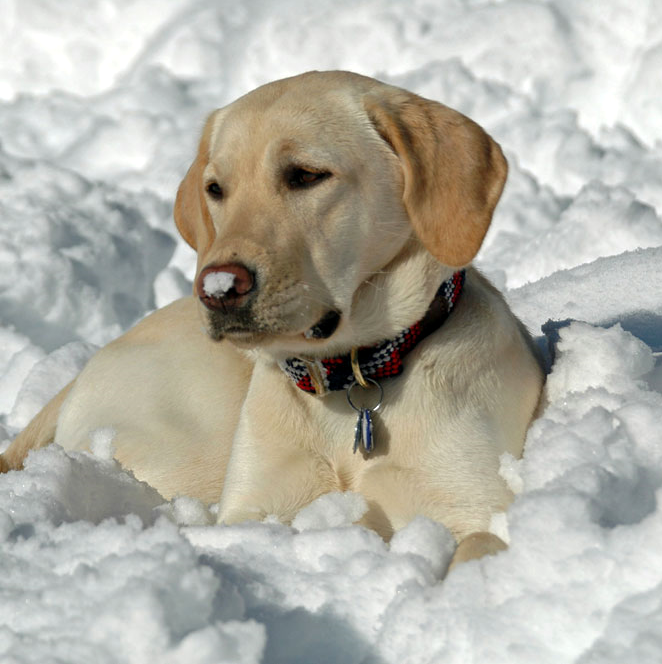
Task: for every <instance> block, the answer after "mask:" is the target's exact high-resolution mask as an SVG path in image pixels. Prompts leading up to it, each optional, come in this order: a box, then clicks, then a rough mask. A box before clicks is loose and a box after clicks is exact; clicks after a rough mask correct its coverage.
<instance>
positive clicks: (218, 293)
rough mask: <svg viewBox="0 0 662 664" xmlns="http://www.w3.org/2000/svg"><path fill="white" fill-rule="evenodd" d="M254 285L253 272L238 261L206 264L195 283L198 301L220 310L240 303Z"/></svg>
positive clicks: (209, 307)
mask: <svg viewBox="0 0 662 664" xmlns="http://www.w3.org/2000/svg"><path fill="white" fill-rule="evenodd" d="M254 287H255V276H254V274H253V272H251V271H250V270H249V269H248V268H247V267H246V266H245V265H241V264H240V263H227V264H226V265H208V266H207V267H206V268H204V269H203V270H202V271H201V272H200V275H199V276H198V281H197V284H196V289H197V293H198V297H199V298H200V301H201V302H202V303H203V304H204V305H205V306H206V307H207V308H208V309H212V310H219V309H220V310H222V311H226V310H227V309H229V308H232V307H235V306H236V305H238V304H240V301H241V300H242V298H243V297H244V296H245V295H247V294H248V293H250V292H251V291H252V290H253V289H254Z"/></svg>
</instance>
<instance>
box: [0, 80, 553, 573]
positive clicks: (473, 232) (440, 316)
mask: <svg viewBox="0 0 662 664" xmlns="http://www.w3.org/2000/svg"><path fill="white" fill-rule="evenodd" d="M506 174H507V163H506V160H505V158H504V156H503V153H502V151H501V149H500V147H499V146H498V144H497V143H496V142H495V141H494V140H493V139H492V138H491V137H490V136H488V135H487V133H486V132H485V131H484V130H483V129H482V128H480V127H479V126H478V125H477V124H476V123H474V122H473V121H471V120H470V119H468V118H467V117H465V116H463V115H462V114H460V113H459V112H457V111H454V110H452V109H450V108H448V107H446V106H444V105H442V104H440V103H437V102H435V101H430V100H427V99H424V98H422V97H419V96H417V95H415V94H413V93H410V92H407V91H405V90H403V89H400V88H397V87H394V86H391V85H387V84H384V83H381V82H379V81H376V80H374V79H371V78H367V77H364V76H360V75H358V74H353V73H349V72H308V73H306V74H302V75H299V76H295V77H292V78H287V79H284V80H280V81H276V82H273V83H270V84H267V85H264V86H262V87H260V88H258V89H257V90H254V91H253V92H250V93H249V94H247V95H245V96H243V97H241V98H239V99H238V100H237V101H235V102H234V103H232V104H230V105H229V106H226V107H224V108H221V109H219V110H217V111H215V112H214V113H212V114H211V116H210V117H209V118H208V120H207V122H206V124H205V127H204V131H203V133H202V138H201V141H200V144H199V149H198V152H197V156H196V157H195V159H194V161H193V163H192V165H191V167H190V168H189V170H188V173H187V174H186V176H185V178H184V180H183V182H182V183H181V185H180V187H179V190H178V193H177V198H176V202H175V221H176V225H177V228H178V230H179V232H180V233H181V235H182V236H183V238H184V239H185V240H186V241H187V242H188V244H190V245H191V246H192V247H193V248H194V249H195V250H196V252H197V273H196V279H195V284H194V293H193V295H192V296H191V297H188V298H184V299H182V300H179V301H177V302H175V303H173V304H172V305H170V306H168V307H165V308H164V309H162V310H159V311H156V312H155V313H153V314H152V315H151V316H149V317H147V318H146V319H145V320H143V321H142V322H140V323H139V324H138V325H137V326H136V327H135V328H134V329H132V330H130V331H129V332H127V333H126V334H125V335H124V336H122V337H120V338H119V339H118V340H116V341H115V342H113V343H111V344H110V345H108V346H107V347H105V348H104V349H102V350H101V351H99V352H98V353H97V354H96V356H94V357H93V358H92V359H91V361H90V362H89V363H88V365H87V367H86V368H85V369H84V370H83V371H82V373H81V374H80V375H79V376H78V378H77V379H76V380H75V381H73V382H72V383H71V384H70V385H68V386H67V387H66V388H65V389H64V390H63V391H62V392H61V393H60V394H59V395H58V396H56V397H55V398H54V399H53V401H52V402H51V403H49V404H48V405H47V406H46V407H45V408H44V410H43V411H42V412H41V413H39V414H38V415H37V416H36V417H35V419H34V420H33V421H32V422H31V423H30V425H29V426H28V427H27V428H26V430H25V431H24V432H23V433H21V434H20V435H19V436H18V437H17V438H16V440H15V441H14V443H13V444H12V446H11V447H10V448H9V450H8V451H7V452H6V453H5V454H4V455H3V457H2V461H1V463H2V464H3V468H4V469H5V470H7V469H10V468H20V466H21V464H22V461H23V459H24V457H25V455H26V454H27V452H28V451H29V450H30V449H33V448H37V447H41V446H43V445H45V444H48V443H49V442H51V441H52V440H55V442H56V443H58V444H60V445H62V446H63V447H65V448H67V449H86V448H88V447H89V446H90V444H91V441H93V439H94V434H95V431H97V430H100V429H103V428H110V429H112V431H113V433H114V440H113V444H114V450H115V457H116V458H117V459H118V460H119V461H120V463H121V464H122V465H123V466H125V467H126V468H128V469H131V470H132V471H133V472H134V474H135V475H136V477H138V478H139V479H142V480H145V481H146V482H148V483H149V484H151V485H152V486H154V487H155V488H156V489H158V490H159V491H160V492H161V493H162V495H163V496H164V497H166V498H170V497H172V496H174V495H177V494H187V495H191V496H195V497H198V498H200V499H201V500H203V501H205V502H217V501H219V499H220V504H219V513H218V520H219V522H220V523H225V524H232V523H237V522H240V521H243V520H246V519H263V518H265V517H266V516H268V515H276V516H277V517H278V518H279V519H280V520H282V521H284V522H289V521H291V520H292V519H293V517H294V516H295V515H296V513H297V512H298V511H299V510H300V509H301V508H302V507H303V506H305V505H306V504H308V503H310V502H311V501H312V500H314V499H315V498H317V497H318V496H320V495H322V494H324V493H326V492H330V491H348V490H351V491H356V492H358V493H360V494H362V495H363V496H364V497H365V499H366V502H367V505H368V510H367V512H366V514H365V515H364V517H363V518H362V520H361V523H362V524H363V525H365V526H367V527H369V528H372V529H374V530H376V531H377V532H378V533H379V534H380V535H381V536H382V537H384V538H385V539H386V540H388V539H389V538H390V537H391V535H392V534H393V532H394V531H396V530H397V529H399V528H402V527H403V526H405V525H406V524H407V523H408V522H410V521H411V520H412V519H413V518H414V517H415V516H417V515H424V516H426V517H429V518H431V519H434V520H436V521H438V522H441V523H443V524H444V525H445V526H446V527H448V528H449V529H450V531H451V532H452V533H453V535H454V536H455V538H456V540H457V541H458V542H459V545H458V548H457V550H456V553H455V557H454V559H453V562H454V563H456V562H459V561H462V560H467V559H471V558H476V557H479V556H482V555H484V554H487V553H494V552H495V551H498V550H500V549H502V548H503V547H504V546H505V545H504V544H503V542H502V541H501V540H500V539H499V538H498V537H496V536H495V535H493V534H491V533H489V531H488V528H489V524H490V519H491V516H492V515H493V514H494V513H496V512H501V511H503V510H505V509H506V508H507V506H508V504H509V503H510V502H511V500H512V494H511V492H510V490H509V489H508V487H507V485H506V483H505V482H504V480H503V479H502V478H501V477H500V475H499V457H500V456H501V455H502V454H503V453H505V452H508V453H510V454H512V455H513V456H515V457H519V456H520V455H521V453H522V448H523V444H524V439H525V435H526V431H527V428H528V426H529V424H530V422H531V419H532V417H533V416H534V413H535V411H536V408H537V406H538V403H539V399H540V395H541V390H542V386H543V371H542V369H541V365H540V362H539V360H538V358H537V356H536V352H535V348H534V345H533V343H532V340H531V338H530V336H529V334H528V333H527V331H526V330H525V329H524V328H523V326H522V325H521V324H520V323H519V321H518V320H517V319H516V318H515V316H514V315H513V314H512V312H511V311H510V310H509V308H508V306H507V305H506V303H505V301H504V300H503V298H502V296H501V295H500V294H499V292H498V291H497V290H496V289H495V288H493V287H492V286H491V285H490V283H489V282H488V281H487V280H486V279H485V278H484V277H483V276H482V275H481V274H480V273H479V272H478V271H477V270H476V269H474V268H472V267H471V266H470V263H471V261H472V259H473V258H474V256H475V255H476V253H477V251H478V249H479V248H480V246H481V243H482V241H483V238H484V236H485V233H486V231H487V229H488V227H489V225H490V222H491V219H492V215H493V212H494V208H495V206H496V204H497V202H498V200H499V198H500V196H501V192H502V189H503V186H504V183H505V180H506Z"/></svg>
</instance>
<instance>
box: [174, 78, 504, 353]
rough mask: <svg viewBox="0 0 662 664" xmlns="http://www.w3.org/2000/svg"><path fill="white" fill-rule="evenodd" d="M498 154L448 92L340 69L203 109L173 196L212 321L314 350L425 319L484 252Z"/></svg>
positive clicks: (211, 326) (497, 191)
mask: <svg viewBox="0 0 662 664" xmlns="http://www.w3.org/2000/svg"><path fill="white" fill-rule="evenodd" d="M506 172H507V166H506V161H505V159H504V157H503V154H502V153H501V150H500V148H499V146H498V145H497V144H496V143H495V142H494V141H493V140H492V139H491V138H490V137H489V136H488V135H487V134H486V133H485V132H484V131H483V130H482V129H481V128H480V127H479V126H478V125H476V124H475V123H474V122H472V121H471V120H469V119H468V118H466V117H465V116H463V115H461V114H460V113H458V112H456V111H453V110H452V109H450V108H447V107H446V106H443V105H441V104H438V103H436V102H433V101H429V100H426V99H423V98H421V97H418V96H416V95H414V94H412V93H409V92H406V91H405V90H402V89H399V88H396V87H393V86H389V85H386V84H383V83H380V82H379V81H376V80H373V79H370V78H366V77H363V76H359V75H357V74H350V73H347V72H310V73H307V74H303V75H301V76H296V77H293V78H289V79H285V80H282V81H276V82H275V83H270V84H268V85H265V86H263V87H261V88H258V89H257V90H255V91H253V92H251V93H249V94H247V95H246V96H244V97H242V98H240V99H238V100H237V101H235V102H234V103H232V104H230V105H229V106H226V107H225V108H222V109H220V110H218V111H216V112H215V113H213V114H212V115H211V116H210V118H209V119H208V120H207V123H206V126H205V129H204V132H203V136H202V140H201V142H200V147H199V151H198V154H197V156H196V158H195V161H194V162H193V164H192V166H191V167H190V169H189V171H188V173H187V175H186V177H185V178H184V181H183V182H182V184H181V186H180V188H179V192H178V194H177V201H176V204H175V220H176V223H177V227H178V228H179V231H180V232H181V234H182V236H183V237H184V239H185V240H186V241H187V242H188V243H189V244H190V245H191V246H192V247H193V248H195V249H196V251H197V252H198V271H197V277H196V284H195V291H196V293H197V295H198V297H199V298H200V306H201V311H202V314H203V318H204V320H205V324H206V327H207V329H208V331H209V334H210V335H211V336H212V337H213V338H221V337H228V338H229V339H230V340H231V341H233V342H234V343H237V344H239V345H248V346H253V345H261V346H269V347H271V348H272V349H274V351H275V352H282V353H300V354H305V353H307V354H309V355H318V354H327V353H328V352H330V351H333V352H337V351H338V350H342V351H346V350H347V349H349V348H350V347H351V346H357V345H358V346H360V345H368V344H372V343H375V342H377V341H380V340H382V339H384V338H388V337H390V336H393V335H395V334H397V332H399V331H400V330H402V329H404V328H406V327H408V326H409V325H411V324H412V323H413V322H415V321H416V320H417V319H419V318H421V317H422V316H423V314H424V312H425V310H426V309H427V307H428V305H429V303H430V300H431V299H432V297H433V295H434V292H435V291H436V289H437V288H438V286H439V284H440V283H441V281H442V280H443V279H444V278H447V277H448V276H449V275H450V274H451V273H452V271H453V270H454V269H457V268H458V267H462V266H465V265H466V264H468V263H469V262H470V261H471V260H472V258H473V257H474V255H475V254H476V252H477V251H478V249H479V247H480V245H481V242H482V240H483V237H484V235H485V233H486V231H487V228H488V226H489V224H490V220H491V218H492V213H493V211H494V207H495V206H496V203H497V201H498V199H499V196H500V195H501V190H502V188H503V185H504V182H505V178H506Z"/></svg>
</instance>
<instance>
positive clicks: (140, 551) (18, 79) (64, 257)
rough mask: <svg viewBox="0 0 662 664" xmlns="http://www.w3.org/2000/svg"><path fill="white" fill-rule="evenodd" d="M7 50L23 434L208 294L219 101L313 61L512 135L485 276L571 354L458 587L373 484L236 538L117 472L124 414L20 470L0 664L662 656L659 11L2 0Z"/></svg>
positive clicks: (13, 298) (16, 425)
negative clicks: (189, 236) (372, 517)
mask: <svg viewBox="0 0 662 664" xmlns="http://www.w3.org/2000/svg"><path fill="white" fill-rule="evenodd" d="M0 43H1V44H2V57H0V137H1V141H2V142H1V143H0V224H1V228H2V233H1V234H0V448H2V447H3V446H4V445H6V444H7V443H8V442H9V440H10V439H11V438H12V437H13V436H14V435H15V434H16V433H17V432H18V431H19V430H20V429H22V428H23V426H25V424H27V422H28V421H29V419H30V418H31V417H32V415H34V414H35V413H36V412H37V411H38V409H39V408H40V407H41V406H42V405H43V404H44V403H45V402H46V401H47V400H48V399H49V398H50V397H51V396H53V395H54V394H55V393H56V392H57V391H58V390H59V389H60V388H61V387H62V386H63V385H65V384H66V383H67V382H68V381H69V380H71V378H73V376H75V375H76V373H77V372H78V371H79V370H80V368H81V367H82V366H83V365H84V363H85V361H86V360H87V359H88V358H89V357H90V355H91V354H92V353H93V351H94V349H95V348H96V347H98V346H99V345H102V344H105V343H107V342H108V341H109V340H110V339H112V338H114V337H115V336H117V335H118V334H119V333H121V332H122V331H123V330H125V329H127V328H128V327H130V326H131V325H132V324H133V323H134V322H135V321H136V320H137V319H139V318H140V317H142V316H143V315H144V314H146V313H147V312H148V311H150V310H151V309H153V308H154V307H156V306H163V305H164V304H166V303H167V302H169V301H172V300H173V299H175V298H177V297H181V296H183V295H188V294H189V293H190V292H191V289H192V284H191V279H192V277H193V274H194V271H195V256H194V254H193V252H192V251H191V250H190V249H189V248H188V247H187V246H186V245H185V243H184V242H183V240H181V239H180V238H179V237H178V235H177V233H176V231H175V228H174V224H173V222H172V213H171V211H172V204H173V199H174V195H175V192H176V188H177V185H178V183H179V181H180V180H181V178H182V176H183V175H184V173H185V171H186V169H187V167H188V165H189V163H190V161H191V158H192V156H193V154H194V149H195V144H196V141H197V137H198V132H199V131H200V129H201V126H202V122H203V119H204V117H205V115H206V114H207V113H208V112H209V111H210V110H212V109H213V108H216V107H218V106H221V105H223V104H224V103H226V102H229V101H231V100H232V99H233V98H236V97H237V96H239V95H240V94H243V93H245V92H247V91H248V90H250V89H251V88H253V87H255V86H256V85H259V84H261V83H265V82H267V81H269V80H273V79H276V78H279V77H282V76H286V75H290V74H294V73H298V72H300V71H303V70H307V69H314V68H319V69H330V68H344V69H352V70H355V71H358V72H360V73H364V74H367V75H372V76H377V77H379V78H382V79H383V80H387V81H389V82H392V83H395V84H398V85H402V86H404V87H407V88H409V89H412V90H415V91H417V92H419V93H420V94H423V95H425V96H428V97H432V98H435V99H439V100H441V101H443V102H444V103H446V104H448V105H449V106H452V107H455V108H458V109H459V110H461V111H463V112H465V113H467V114H468V115H470V116H471V117H472V118H474V119H475V120H477V121H478V122H479V123H480V124H482V125H483V126H485V127H486V128H487V130H488V131H489V132H490V133H491V134H492V135H493V136H494V137H495V138H496V139H497V140H498V141H499V142H500V143H501V145H502V146H503V148H504V150H505V152H506V154H507V157H508V160H509V163H510V175H509V181H508V184H507V187H506V190H505V192H504V196H503V199H502V202H501V204H500V205H499V207H498V208H497V212H496V215H495V219H494V223H493V225H492V228H491V229H490V231H489V233H488V236H487V238H486V241H485V243H484V246H483V248H482V250H481V252H480V254H479V257H478V261H477V264H478V265H479V266H480V267H481V268H482V269H483V270H484V271H485V272H486V273H487V274H488V275H489V276H490V278H492V280H493V281H494V282H495V283H496V284H497V285H498V286H499V287H500V288H502V289H503V290H504V292H505V295H506V298H507V299H508V301H509V302H510V304H511V306H512V307H513V309H514V310H515V311H516V312H517V314H518V315H519V316H520V317H521V318H522V320H523V321H524V322H525V323H526V325H527V326H528V327H529V328H530V329H531V330H532V331H533V332H534V333H535V334H538V335H540V337H539V339H538V342H539V344H540V345H541V347H543V348H544V349H545V351H546V352H547V355H548V358H549V361H550V366H551V368H550V375H549V378H548V385H547V397H548V403H547V405H546V407H545V409H544V411H543V412H542V413H541V415H540V417H539V418H538V419H537V420H536V421H535V422H534V424H533V426H532V428H531V430H530V433H529V436H528V439H527V445H526V454H525V456H524V458H523V459H521V460H517V459H513V458H512V457H508V456H504V458H503V459H502V462H501V474H502V475H503V477H504V478H505V479H506V481H507V482H508V484H509V486H511V488H512V489H513V491H514V492H515V493H516V499H515V501H514V503H513V505H512V506H511V507H510V508H509V510H508V511H507V512H506V513H505V514H495V515H494V516H493V520H492V530H493V531H494V532H495V533H497V534H499V535H500V536H502V537H503V538H504V539H506V540H507V541H508V542H509V549H508V550H507V551H506V552H502V553H500V554H499V555H497V556H495V557H492V558H486V559H483V560H481V561H476V562H471V563H467V564H464V565H460V566H458V567H456V568H455V569H453V570H452V571H451V572H450V573H449V574H448V576H447V577H446V578H445V579H444V580H443V581H441V579H442V578H443V577H444V574H445V572H446V569H447V566H448V562H449V560H450V556H451V555H452V551H453V548H454V542H453V541H452V538H451V537H450V534H449V533H448V531H447V530H446V529H445V528H444V527H443V526H442V525H440V524H435V523H433V522H431V521H428V520H426V519H422V518H418V519H415V520H414V521H412V523H410V524H409V525H408V526H407V527H405V528H404V529H403V530H401V531H400V532H398V533H397V534H396V535H395V537H394V538H393V540H392V542H391V543H390V545H387V544H385V543H384V542H383V541H382V540H380V539H379V538H378V537H377V536H376V535H375V534H374V533H373V532H371V531H368V530H365V529H363V528H361V527H359V526H356V525H352V523H354V522H355V521H356V520H357V519H358V518H360V515H361V514H362V510H364V509H365V504H364V501H363V499H362V497H361V496H358V495H355V494H330V495H327V496H322V497H321V498H320V499H318V500H317V501H315V502H314V503H313V504H311V505H309V506H308V507H306V508H305V509H304V510H302V511H301V512H300V513H299V515H298V516H297V517H296V519H295V520H294V523H293V525H292V526H286V525H282V524H279V523H277V522H276V521H275V520H274V519H273V518H268V519H267V520H266V521H265V522H264V523H246V524H240V525H236V526H231V527H219V526H215V525H212V524H213V523H214V514H215V509H216V507H215V506H214V505H211V506H209V505H203V504H201V503H200V502H199V501H196V500H194V499H193V498H190V497H187V496H179V497H177V498H175V499H174V500H173V501H171V502H169V503H164V502H163V500H162V499H161V497H160V496H158V494H156V492H155V491H153V490H152V489H150V487H148V486H147V485H145V484H142V483H139V482H137V481H136V480H135V479H134V478H133V477H132V476H130V475H129V474H127V473H125V472H123V471H122V470H121V469H120V468H119V466H118V465H117V463H116V462H114V461H113V460H112V458H111V456H112V445H113V436H114V432H113V430H112V428H107V429H102V430H99V431H97V432H95V434H94V436H93V450H94V454H88V453H69V454H65V453H64V452H63V451H62V450H61V449H59V448H56V447H49V448H45V449H43V450H40V451H37V452H34V453H33V454H31V455H30V456H29V458H28V460H27V462H26V467H25V470H23V471H21V472H11V473H8V474H6V475H2V476H0V570H2V573H1V574H0V660H1V661H3V662H5V661H6V662H12V663H20V664H31V663H33V662H34V663H36V662H39V663H40V664H41V663H44V662H67V663H77V662H81V663H82V662H85V663H87V662H92V661H94V662H100V663H102V664H105V663H112V662H136V663H140V664H142V663H144V662H165V663H166V664H170V663H176V662H177V663H179V662H186V663H187V664H197V663H207V662H209V663H212V662H213V663H218V662H228V663H230V662H231V663H232V664H252V663H256V664H257V663H258V662H263V663H268V664H275V663H279V662H288V663H290V664H292V663H295V662H302V663H303V662H306V663H307V662H320V663H324V662H329V663H331V662H334V663H335V662H346V663H347V664H352V663H356V664H359V663H360V662H361V663H364V664H377V663H384V664H387V663H391V662H393V663H397V664H407V663H412V664H424V663H426V662H430V663H434V664H440V663H449V664H451V663H456V662H457V663H461V664H464V663H465V662H471V661H475V662H494V663H495V664H498V663H500V662H503V663H504V664H506V663H507V664H519V663H521V664H530V662H537V663H541V664H546V663H549V664H564V663H571V662H573V663H574V662H577V663H578V664H579V663H581V664H594V663H595V664H597V663H598V662H599V663H600V664H611V663H613V664H621V663H622V662H625V661H638V662H642V664H644V663H648V662H651V663H653V662H659V661H662V636H661V635H662V507H661V505H660V503H661V499H662V433H661V428H660V422H662V358H661V353H662V299H661V298H660V293H661V292H662V221H661V219H660V214H661V211H662V184H661V183H662V97H661V96H660V94H659V90H660V89H661V88H662V4H660V3H644V2H640V3H633V2H630V1H629V0H605V1H604V2H600V3H597V2H584V3H578V2H574V1H573V0H548V1H545V2H543V1H542V0H528V1H526V0H499V1H496V0H494V1H491V0H487V1H485V2H475V1H474V0H458V1H454V0H453V1H452V0H442V1H441V2H431V1H430V0H413V1H412V2H408V3H402V2H398V1H396V0H359V1H358V2H357V1H356V0H337V1H334V2H330V1H320V2H316V3H310V2H308V1H307V0H283V1H282V2H279V3H270V2H266V1H264V0H249V1H247V2H245V3H236V2H230V1H229V0H222V1H221V2H218V3H200V2H188V3H170V2H167V1H166V0H131V1H130V2H129V1H128V0H92V1H87V0H85V1H84V0H75V1H72V2H68V3H58V2H53V1H52V0H33V1H32V2H30V3H25V2H20V1H19V0H7V1H6V2H5V3H4V5H3V21H2V22H0ZM541 326H544V330H545V335H544V336H543V335H542V333H541V332H540V330H541ZM552 359H553V360H554V362H553V364H551V363H552ZM2 441H4V442H2Z"/></svg>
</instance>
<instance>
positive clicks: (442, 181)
mask: <svg viewBox="0 0 662 664" xmlns="http://www.w3.org/2000/svg"><path fill="white" fill-rule="evenodd" d="M363 101H364V107H365V109H366V112H367V113H368V116H369V117H370V119H371V121H372V123H373V124H374V126H375V127H376V128H377V131H378V132H379V133H380V135H381V136H382V138H384V140H386V141H387V142H388V143H389V145H390V146H391V147H392V148H393V150H394V151H395V153H396V154H397V155H398V157H399V158H400V161H401V163H402V168H403V171H404V193H403V201H404V205H405V209H406V210H407V213H408V214H409V218H410V220H411V223H412V225H413V227H414V231H415V232H416V234H417V236H418V237H419V238H420V240H421V241H422V242H423V244H424V245H425V246H426V248H427V249H428V251H429V252H430V253H431V254H432V255H433V256H435V257H436V258H437V260H439V261H440V262H441V263H444V264H445V265H448V266H450V267H462V266H464V265H467V264H468V263H469V262H470V261H471V259H472V258H473V257H474V256H475V255H476V253H477V252H478V249H479V248H480V245H481V243H482V241H483V238H484V237H485V233H486V232H487V229H488V227H489V225H490V221H491V220H492V213H493V212H494V208H495V206H496V204H497V201H498V200H499V197H500V196H501V191H502V190H503V185H504V183H505V181H506V174H507V172H508V164H507V162H506V159H505V157H504V156H503V153H502V152H501V148H500V147H499V146H498V144H497V143H495V142H494V141H493V140H492V139H491V138H490V137H489V136H488V135H487V134H486V133H485V131H483V129H481V127H479V126H478V125H477V124H476V123H475V122H473V121H471V120H470V119H469V118H467V117H465V116H464V115H462V114H461V113H458V112H457V111H454V110H452V109H450V108H448V107H447V106H443V105H442V104H439V103H437V102H434V101H429V100H427V99H424V98H422V97H419V96H417V95H415V94H412V93H410V92H407V91H405V90H401V89H400V88H395V87H392V86H384V87H381V86H380V87H379V88H377V89H374V90H372V91H371V92H369V93H368V94H367V95H366V96H365V97H364V98H363Z"/></svg>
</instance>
